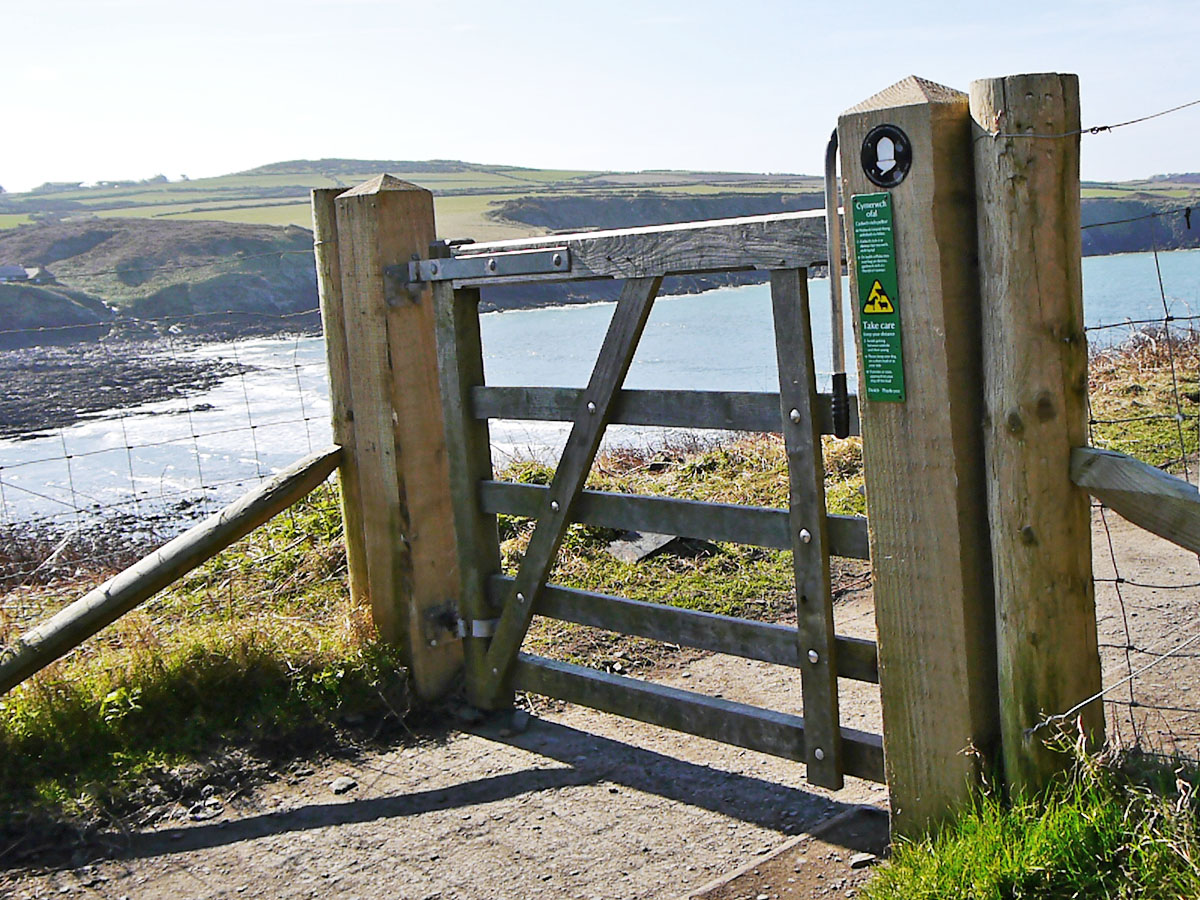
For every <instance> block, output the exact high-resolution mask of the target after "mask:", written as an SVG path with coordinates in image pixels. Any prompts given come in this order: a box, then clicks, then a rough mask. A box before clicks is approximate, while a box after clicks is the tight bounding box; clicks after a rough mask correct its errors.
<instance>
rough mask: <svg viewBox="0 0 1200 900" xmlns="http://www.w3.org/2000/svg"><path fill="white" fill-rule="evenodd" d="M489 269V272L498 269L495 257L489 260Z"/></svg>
mask: <svg viewBox="0 0 1200 900" xmlns="http://www.w3.org/2000/svg"><path fill="white" fill-rule="evenodd" d="M487 270H488V271H489V272H495V271H496V261H495V260H494V259H489V260H488V261H487Z"/></svg>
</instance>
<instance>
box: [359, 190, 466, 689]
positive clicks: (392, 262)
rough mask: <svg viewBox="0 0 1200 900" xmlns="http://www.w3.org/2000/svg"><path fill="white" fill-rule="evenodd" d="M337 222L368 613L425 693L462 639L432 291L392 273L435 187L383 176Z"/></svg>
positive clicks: (458, 653) (412, 251)
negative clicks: (403, 281) (412, 286)
mask: <svg viewBox="0 0 1200 900" xmlns="http://www.w3.org/2000/svg"><path fill="white" fill-rule="evenodd" d="M336 219H337V229H338V238H339V241H338V244H339V246H338V251H339V263H340V268H341V286H342V301H343V314H344V317H345V340H346V348H347V353H348V355H349V364H348V369H349V376H350V418H351V419H352V420H353V424H354V447H353V453H354V467H355V468H356V470H357V474H358V493H359V502H360V503H361V505H362V514H361V519H362V528H363V546H364V551H365V552H364V556H365V559H366V567H367V577H366V581H367V591H368V594H369V597H370V605H371V613H372V617H373V620H374V623H375V626H376V627H377V628H378V629H379V633H380V635H381V637H382V638H383V639H384V640H385V641H387V642H389V643H393V644H395V645H397V646H398V647H399V649H400V651H401V656H402V658H403V660H404V662H405V663H406V664H407V665H409V666H411V669H412V679H413V684H414V687H415V689H416V692H417V694H418V695H419V696H422V697H427V698H431V697H437V696H440V695H441V694H443V693H445V692H446V691H447V690H448V689H449V687H450V684H451V682H452V681H453V679H454V677H455V676H456V675H457V673H458V672H459V670H460V669H461V667H462V641H461V640H460V639H459V638H458V636H457V634H456V625H457V598H458V567H457V564H456V553H455V546H454V529H453V514H452V509H451V503H450V485H449V473H448V468H447V461H446V443H445V437H444V434H443V429H442V404H441V394H440V391H439V388H438V374H437V354H436V348H435V341H434V321H433V299H432V291H431V290H430V288H429V286H428V285H418V286H416V289H415V290H413V291H411V292H410V291H409V290H407V289H406V288H405V287H404V286H403V285H402V284H401V283H400V280H399V279H396V278H394V277H392V276H391V275H389V274H388V272H387V271H386V270H387V269H388V268H389V267H391V266H405V265H407V264H408V262H409V260H410V259H411V258H412V257H413V256H414V255H417V256H419V257H422V258H424V257H426V256H427V255H428V254H429V245H430V244H431V243H432V242H433V240H434V237H435V228H434V217H433V195H432V194H431V193H430V192H429V191H427V190H425V189H423V188H419V187H417V186H416V185H412V184H409V183H408V182H405V181H401V180H400V179H398V178H395V177H393V176H391V175H380V176H378V177H376V178H373V179H371V180H370V181H367V182H365V183H364V184H360V185H359V186H358V187H355V188H352V189H351V190H348V191H346V192H345V193H343V194H340V195H339V196H338V198H337V200H336ZM348 521H349V520H348Z"/></svg>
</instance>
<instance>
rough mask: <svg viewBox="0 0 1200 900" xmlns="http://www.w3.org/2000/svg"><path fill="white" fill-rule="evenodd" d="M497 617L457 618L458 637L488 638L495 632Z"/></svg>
mask: <svg viewBox="0 0 1200 900" xmlns="http://www.w3.org/2000/svg"><path fill="white" fill-rule="evenodd" d="M499 623H500V620H499V619H471V620H470V621H468V620H466V619H459V620H458V636H459V637H460V638H467V637H473V638H489V637H491V636H492V635H494V634H495V633H496V626H497V625H498V624H499Z"/></svg>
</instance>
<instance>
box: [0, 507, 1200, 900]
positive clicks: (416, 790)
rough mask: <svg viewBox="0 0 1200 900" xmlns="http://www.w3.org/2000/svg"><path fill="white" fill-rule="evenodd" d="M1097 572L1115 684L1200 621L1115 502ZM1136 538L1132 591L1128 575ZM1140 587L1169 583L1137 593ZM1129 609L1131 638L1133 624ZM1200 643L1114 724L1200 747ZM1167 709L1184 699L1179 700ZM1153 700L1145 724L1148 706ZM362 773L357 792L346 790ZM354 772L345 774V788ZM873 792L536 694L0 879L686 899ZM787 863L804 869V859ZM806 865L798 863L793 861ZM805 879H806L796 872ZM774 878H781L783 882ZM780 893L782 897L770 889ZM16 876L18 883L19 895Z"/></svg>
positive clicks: (743, 671)
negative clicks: (479, 718)
mask: <svg viewBox="0 0 1200 900" xmlns="http://www.w3.org/2000/svg"><path fill="white" fill-rule="evenodd" d="M1095 534H1096V552H1095V559H1096V577H1097V578H1098V579H1100V581H1099V583H1098V585H1097V605H1098V614H1099V619H1100V641H1101V645H1102V655H1103V661H1104V668H1105V674H1106V679H1107V682H1108V683H1110V684H1111V683H1114V682H1116V681H1117V680H1119V679H1120V678H1121V677H1122V676H1124V675H1125V674H1126V671H1127V669H1126V668H1125V667H1126V664H1127V660H1126V651H1125V647H1126V645H1127V644H1132V645H1133V646H1134V647H1135V648H1137V649H1135V650H1131V651H1129V653H1130V658H1131V659H1132V661H1133V663H1134V666H1135V668H1136V667H1137V666H1138V665H1142V664H1144V663H1145V662H1146V661H1149V659H1151V658H1152V657H1151V656H1149V655H1148V654H1146V653H1145V652H1143V651H1145V650H1147V649H1149V648H1150V647H1152V646H1156V645H1162V644H1164V643H1165V646H1166V647H1170V646H1172V645H1173V644H1175V643H1178V642H1181V641H1183V640H1186V638H1187V636H1188V635H1190V634H1191V633H1192V632H1193V631H1196V630H1198V629H1200V589H1197V588H1195V587H1183V588H1172V587H1165V585H1194V584H1196V583H1197V582H1200V567H1198V566H1197V562H1196V557H1195V556H1193V555H1191V554H1188V553H1186V552H1184V551H1182V550H1178V549H1177V548H1174V547H1173V546H1172V545H1170V544H1168V543H1167V542H1165V541H1162V540H1160V539H1158V538H1155V537H1153V536H1151V535H1147V534H1144V533H1143V532H1141V531H1139V530H1137V529H1135V528H1133V527H1132V526H1130V525H1128V524H1127V523H1124V522H1122V521H1121V520H1119V519H1117V518H1116V517H1115V516H1113V515H1112V514H1111V513H1109V514H1108V533H1106V531H1105V529H1104V527H1103V523H1101V522H1100V521H1099V519H1097V528H1096V529H1095ZM1109 534H1111V535H1112V538H1113V543H1114V546H1115V547H1116V557H1117V570H1118V571H1119V573H1120V576H1121V577H1122V578H1124V579H1125V580H1126V581H1125V583H1124V584H1122V585H1121V586H1120V587H1121V591H1122V597H1121V599H1122V600H1123V605H1124V613H1122V604H1121V602H1119V601H1118V597H1117V590H1116V588H1117V585H1116V584H1115V583H1114V582H1113V581H1111V580H1105V579H1112V578H1114V577H1115V576H1114V575H1113V566H1112V562H1111V556H1110V554H1109V549H1108V539H1109ZM1135 583H1136V584H1153V585H1164V586H1163V587H1137V586H1135ZM836 618H837V620H838V630H839V632H840V633H844V634H850V635H859V636H866V637H870V636H873V631H874V617H873V614H872V606H871V598H870V594H869V592H868V591H865V590H864V591H859V592H858V593H856V594H854V595H851V596H850V597H848V598H847V599H846V600H845V601H843V602H842V603H840V604H839V605H838V607H837V609H836ZM1126 622H1128V623H1129V637H1128V639H1127V638H1126V634H1125V628H1126ZM656 680H660V681H662V682H664V683H668V684H672V685H676V686H680V687H685V688H688V689H691V690H697V691H703V692H706V693H712V694H720V695H722V696H724V697H727V698H729V699H733V700H739V701H743V702H749V703H755V704H757V705H761V706H767V707H772V708H776V709H780V710H794V709H795V708H796V703H797V701H798V693H799V692H798V676H797V674H796V673H795V672H794V671H792V670H787V669H783V668H779V667H774V666H769V665H766V664H760V663H754V662H747V661H744V660H734V659H730V658H727V657H721V656H703V657H692V658H689V659H686V660H684V661H681V662H679V663H678V664H677V665H675V666H674V667H672V668H669V669H665V670H662V671H660V672H659V673H658V677H657V679H656ZM1196 684H1200V652H1192V653H1187V652H1185V653H1183V654H1180V656H1179V658H1177V659H1172V660H1169V661H1167V662H1166V663H1163V664H1162V665H1161V666H1160V667H1158V668H1155V669H1153V670H1152V671H1151V672H1150V673H1148V675H1147V677H1144V678H1139V679H1138V680H1137V682H1136V684H1135V689H1134V697H1135V702H1137V703H1138V704H1139V705H1138V706H1134V707H1131V706H1130V705H1129V702H1128V700H1129V697H1128V690H1127V689H1125V688H1122V690H1120V691H1116V692H1114V693H1113V694H1112V695H1111V696H1110V697H1109V699H1110V700H1111V701H1112V702H1111V703H1110V704H1109V706H1108V709H1109V712H1110V721H1111V723H1112V732H1113V733H1114V734H1116V735H1118V736H1121V737H1124V738H1129V737H1131V736H1132V728H1133V725H1132V724H1131V721H1132V723H1136V724H1137V727H1138V735H1139V737H1141V738H1142V739H1143V740H1146V741H1149V742H1151V743H1152V744H1154V745H1155V746H1159V745H1161V746H1163V747H1168V746H1169V747H1171V748H1177V749H1184V750H1187V749H1189V748H1190V750H1191V752H1193V753H1194V752H1195V750H1196V748H1197V740H1196V738H1197V733H1198V731H1200V709H1196V708H1195V701H1194V700H1192V699H1191V698H1190V695H1191V692H1192V690H1193V687H1192V686H1194V685H1196ZM841 701H842V710H843V719H844V723H845V724H846V725H849V726H852V727H855V728H860V729H864V730H870V731H878V730H879V728H880V717H879V705H878V698H877V692H876V691H875V689H873V688H872V687H871V686H867V685H858V684H855V683H852V682H846V683H845V685H844V686H843V691H842V696H841ZM1165 707H1169V709H1168V708H1165ZM1131 716H1132V720H1131ZM342 777H345V778H349V779H352V780H353V783H354V786H353V787H350V788H349V789H348V790H347V791H346V792H345V793H341V794H338V793H335V792H334V790H333V788H332V787H331V785H332V784H333V782H334V781H335V779H338V778H342ZM341 786H342V785H339V787H341ZM857 804H869V805H873V806H885V805H886V792H885V791H884V789H883V788H882V786H879V785H872V784H869V783H866V782H862V781H858V780H855V779H850V780H848V783H847V786H846V788H845V789H844V790H842V791H840V792H838V793H837V794H831V793H829V792H827V791H823V790H821V789H817V788H813V787H811V786H809V785H808V784H806V782H805V779H804V770H803V767H801V766H798V765H795V764H793V763H789V762H786V761H784V760H778V759H774V758H771V757H768V756H763V755H761V754H758V753H754V752H752V751H747V750H741V749H739V748H736V747H729V746H724V745H720V744H716V743H712V742H709V741H705V740H701V739H697V738H692V737H689V736H686V735H680V734H676V733H673V732H669V731H664V730H662V729H658V728H654V727H652V726H646V725H641V724H638V723H634V722H630V721H627V720H623V719H618V718H615V717H612V716H608V715H605V714H602V713H596V712H593V711H590V710H586V709H582V708H578V707H569V706H568V707H555V706H550V705H545V706H535V708H534V716H533V718H532V720H531V722H530V725H529V727H528V729H527V730H526V731H524V732H523V733H520V734H506V733H504V732H502V731H501V730H498V728H497V727H496V726H494V725H493V726H477V727H472V728H471V730H470V731H466V732H455V733H452V734H451V735H450V736H448V737H446V738H444V739H442V740H440V741H438V742H436V743H430V742H426V743H423V744H421V745H418V746H405V747H400V748H394V749H390V750H386V751H383V752H376V753H372V754H368V755H365V756H362V757H360V758H358V759H357V760H355V761H354V762H353V763H337V764H327V765H314V766H312V767H298V768H296V769H295V770H294V771H293V772H292V775H291V777H289V778H286V779H281V780H279V781H276V782H273V783H269V784H266V785H264V786H263V787H261V788H259V789H257V790H255V791H253V792H251V793H250V794H249V795H248V796H240V797H236V798H233V799H230V798H228V797H222V796H220V795H219V794H214V795H213V797H212V799H211V800H210V801H209V807H207V810H208V811H204V810H201V811H200V813H199V814H200V815H211V818H208V819H207V820H205V821H189V822H188V823H187V824H183V825H180V826H178V827H158V828H154V829H150V830H146V831H139V832H133V833H130V834H127V835H125V836H124V837H123V838H121V839H119V841H118V845H117V849H116V851H115V852H114V853H112V854H110V855H109V857H108V858H107V859H101V860H95V861H89V860H85V859H79V860H78V863H79V865H78V867H77V868H70V869H58V870H53V871H41V872H16V871H12V872H9V873H7V874H0V895H4V896H11V897H14V898H34V897H49V896H75V897H105V898H113V900H116V898H121V897H128V898H151V897H173V898H174V897H188V898H219V897H228V898H237V897H270V898H287V900H291V898H307V897H323V898H328V897H338V898H361V900H374V898H389V900H390V898H406V900H407V898H413V900H433V898H439V900H440V898H464V900H466V898H479V900H485V898H486V900H504V898H529V897H555V898H557V897H564V898H605V900H608V898H656V900H657V898H671V897H686V896H688V895H689V894H691V893H693V892H695V891H698V890H700V889H701V888H702V887H703V886H704V885H707V884H710V883H711V882H712V881H713V879H714V878H717V877H719V876H721V875H724V874H727V873H729V872H732V871H734V870H736V869H738V868H739V867H743V866H745V865H746V864H747V863H748V862H750V863H753V862H754V860H755V859H756V857H759V856H762V857H763V859H764V861H766V860H767V855H768V854H769V853H770V852H771V851H772V850H774V849H777V848H779V847H780V846H781V845H782V844H784V843H785V842H787V841H788V840H790V837H789V836H792V835H796V834H799V833H801V832H804V831H807V830H809V829H811V828H813V827H815V826H817V825H818V824H819V823H821V822H823V821H825V820H827V819H829V818H830V817H832V816H834V815H836V814H838V813H840V812H843V811H845V810H847V809H849V808H851V807H853V806H854V805H857ZM852 853H853V849H850V850H848V852H847V853H845V854H843V853H838V852H835V851H833V850H830V851H829V852H827V853H826V852H821V853H819V854H810V855H802V857H799V858H803V859H804V860H805V862H804V865H805V872H804V873H803V874H804V876H805V877H804V878H803V879H802V880H803V882H804V884H806V885H807V884H821V885H825V887H821V888H814V889H812V890H809V889H808V888H803V893H805V894H807V895H808V896H831V897H833V896H837V897H844V896H852V895H853V893H854V891H855V887H854V885H856V884H858V883H859V882H860V881H861V878H859V877H858V876H851V873H850V872H849V869H848V867H849V858H850V856H851V855H852ZM788 865H791V863H789V864H788ZM762 871H763V872H767V871H770V872H771V873H772V874H771V878H770V879H769V883H768V881H764V878H763V877H760V876H754V875H753V872H751V874H750V875H748V876H747V878H749V879H750V881H745V880H744V879H743V881H738V882H732V883H731V885H734V886H732V887H727V888H722V890H723V891H724V893H718V894H713V895H712V896H720V897H727V896H728V897H733V896H740V894H739V893H738V892H739V891H740V890H741V887H742V885H743V884H745V885H749V887H747V889H748V890H750V891H751V893H749V894H748V895H747V896H750V897H761V896H766V897H768V898H775V897H791V896H798V894H797V893H795V891H794V889H795V888H797V887H798V886H799V885H800V879H797V880H796V881H795V883H794V884H789V883H788V879H789V878H790V877H792V876H791V875H789V870H788V868H787V867H786V866H784V867H780V866H776V867H775V868H770V867H767V866H764V868H763V869H762ZM793 871H794V870H793ZM795 874H799V873H795ZM764 885H765V886H764ZM760 890H761V893H757V892H758V891H760ZM6 892H7V893H6Z"/></svg>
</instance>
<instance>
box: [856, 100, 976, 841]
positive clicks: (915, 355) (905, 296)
mask: <svg viewBox="0 0 1200 900" xmlns="http://www.w3.org/2000/svg"><path fill="white" fill-rule="evenodd" d="M884 124H890V125H894V126H897V127H898V128H899V129H900V130H901V131H902V133H903V134H904V135H906V136H907V139H908V142H909V145H910V147H911V170H910V171H909V172H908V174H907V176H906V177H905V178H904V179H903V180H902V181H900V182H899V184H897V185H895V186H893V187H890V188H881V187H878V186H876V185H875V184H872V183H871V182H870V181H869V180H868V178H867V175H866V173H865V170H864V163H863V160H862V156H863V152H862V148H863V145H864V141H866V139H867V137H868V133H869V132H870V131H871V130H872V129H873V128H875V127H876V126H879V125H884ZM970 125H971V123H970V116H969V113H968V108H967V95H966V94H963V93H960V92H958V91H955V90H951V89H950V88H946V87H942V86H941V85H937V84H933V83H931V82H928V81H925V80H923V79H919V78H907V79H905V80H904V81H901V82H899V83H898V84H895V85H893V86H892V87H890V88H888V89H886V90H884V91H883V92H881V93H879V94H877V95H875V96H874V97H872V98H870V99H869V100H867V101H865V102H863V103H861V104H859V105H858V106H856V107H854V108H852V109H850V110H847V111H846V112H845V113H843V114H842V116H841V117H840V119H839V121H838V142H839V145H840V147H841V154H842V177H843V191H844V197H845V207H846V225H847V229H848V231H849V237H850V240H849V244H848V249H849V252H850V254H851V260H852V265H851V281H852V283H853V290H852V294H853V297H854V298H855V315H854V322H855V332H856V335H857V337H858V340H857V341H856V343H857V345H858V357H859V408H860V411H861V416H862V430H863V458H864V465H865V470H866V488H867V507H868V513H869V522H870V537H871V565H872V569H873V572H874V581H875V612H876V622H877V628H878V644H879V678H880V691H881V694H882V700H883V724H884V757H885V766H886V770H887V780H888V787H889V789H890V792H891V804H892V828H893V830H894V832H896V833H898V834H903V835H918V834H921V833H923V832H925V831H926V830H927V829H928V828H929V827H931V826H933V825H935V824H937V823H938V822H939V821H941V820H943V819H945V818H946V817H948V816H949V815H951V814H952V812H953V810H954V809H955V808H956V807H958V806H961V805H962V804H963V803H965V802H966V801H967V800H968V799H969V797H970V794H971V792H972V790H973V789H974V787H975V786H976V785H977V784H978V782H979V778H980V776H981V774H982V773H981V766H982V765H983V764H984V761H985V760H986V758H987V756H988V754H989V753H990V752H992V751H993V750H994V745H995V743H996V741H997V739H998V734H999V726H998V713H997V708H996V706H997V704H996V681H995V643H994V641H995V632H994V616H993V610H992V587H991V584H992V580H991V568H990V563H989V549H988V534H987V515H986V492H985V489H984V484H983V473H984V464H983V445H982V436H981V433H980V428H979V423H980V419H981V417H982V408H983V405H982V388H981V371H980V363H979V347H980V339H979V293H978V285H977V280H976V279H977V272H976V250H975V209H974V185H973V177H972V165H971V128H970ZM896 146H897V145H896V144H895V142H893V146H892V148H891V149H895V147H896ZM889 152H890V151H889ZM881 155H882V151H881ZM898 155H902V154H899V153H898ZM885 191H886V192H887V193H889V194H890V195H891V201H890V202H891V209H892V217H893V222H894V235H895V273H896V278H895V280H896V286H897V294H898V295H897V296H894V297H891V298H887V299H888V305H890V306H892V307H893V308H895V309H898V312H899V319H898V321H899V329H900V336H901V341H902V363H901V368H902V371H903V378H904V381H905V388H904V399H903V400H902V401H900V402H890V401H887V400H881V399H874V400H872V399H870V397H869V396H868V393H867V392H866V391H864V390H863V382H864V371H863V368H864V359H863V344H862V330H863V320H864V313H863V308H864V305H865V301H866V300H869V298H868V297H865V296H864V294H863V293H862V288H863V285H860V284H859V278H858V275H857V273H856V271H855V270H856V268H857V257H858V254H859V250H858V249H857V248H856V246H855V245H856V241H855V235H854V220H855V211H854V202H855V201H854V196H855V195H858V194H867V193H879V192H885ZM867 288H868V291H869V288H870V285H867ZM876 302H878V303H880V306H879V307H877V309H878V308H886V305H884V304H882V301H876ZM976 751H977V752H976Z"/></svg>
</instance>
